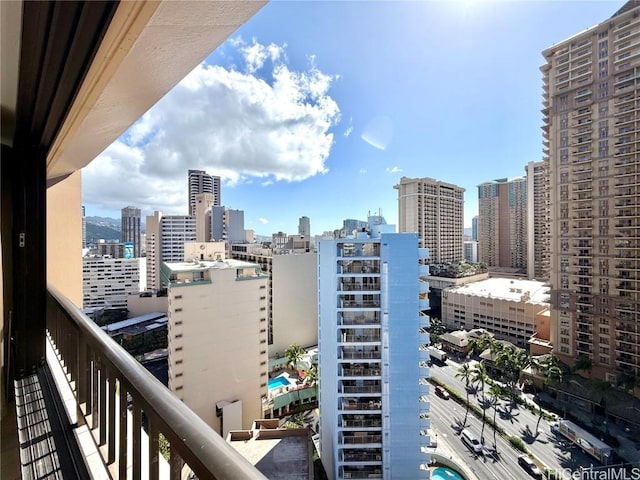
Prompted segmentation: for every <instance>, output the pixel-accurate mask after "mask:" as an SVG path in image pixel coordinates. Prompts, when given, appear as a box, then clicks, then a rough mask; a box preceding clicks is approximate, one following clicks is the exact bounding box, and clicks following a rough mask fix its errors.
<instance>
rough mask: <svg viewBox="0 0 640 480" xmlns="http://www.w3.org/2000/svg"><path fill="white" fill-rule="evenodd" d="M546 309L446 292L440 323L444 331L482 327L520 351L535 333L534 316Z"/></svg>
mask: <svg viewBox="0 0 640 480" xmlns="http://www.w3.org/2000/svg"><path fill="white" fill-rule="evenodd" d="M545 308H548V305H546V304H539V303H526V302H516V301H513V300H505V299H500V298H491V297H482V296H478V295H466V294H463V293H457V292H455V291H454V290H449V289H446V290H444V291H443V293H442V321H443V322H444V324H445V326H446V327H447V328H451V329H455V330H457V329H465V330H471V329H472V328H485V329H486V330H488V331H489V332H491V333H493V334H494V335H495V336H496V338H497V339H498V340H508V341H509V342H511V343H514V344H515V345H518V346H519V347H523V348H524V347H525V346H526V345H527V341H528V340H529V338H530V337H531V335H532V334H533V332H534V331H535V322H536V315H537V314H538V313H539V312H540V311H541V310H543V309H545ZM456 310H458V311H457V312H456Z"/></svg>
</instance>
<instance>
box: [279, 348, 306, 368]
mask: <svg viewBox="0 0 640 480" xmlns="http://www.w3.org/2000/svg"><path fill="white" fill-rule="evenodd" d="M305 353H307V351H306V350H305V349H304V348H302V347H301V346H300V345H298V344H297V343H294V344H292V345H291V346H290V347H289V348H287V349H286V350H285V351H284V356H285V357H287V365H289V366H290V367H291V368H293V369H294V370H296V369H297V367H298V362H299V361H300V360H301V359H302V357H303V356H304V354H305Z"/></svg>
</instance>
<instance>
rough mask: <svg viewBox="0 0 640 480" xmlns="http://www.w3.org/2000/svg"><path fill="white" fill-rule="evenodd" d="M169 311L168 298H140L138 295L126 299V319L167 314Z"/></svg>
mask: <svg viewBox="0 0 640 480" xmlns="http://www.w3.org/2000/svg"><path fill="white" fill-rule="evenodd" d="M168 309H169V299H168V297H156V296H155V295H154V296H153V297H141V296H140V295H129V296H128V297H127V310H129V313H128V315H127V316H128V317H129V318H133V317H139V316H140V315H146V314H147V313H153V312H165V313H166V312H167V310H168Z"/></svg>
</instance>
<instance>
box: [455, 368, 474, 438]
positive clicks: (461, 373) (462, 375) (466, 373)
mask: <svg viewBox="0 0 640 480" xmlns="http://www.w3.org/2000/svg"><path fill="white" fill-rule="evenodd" d="M472 375H473V373H472V371H471V367H470V366H469V364H468V363H463V364H462V365H460V368H458V372H457V373H456V378H459V379H461V380H464V383H465V391H466V392H467V410H466V411H465V412H464V422H463V426H466V425H467V417H468V416H469V382H471V377H472Z"/></svg>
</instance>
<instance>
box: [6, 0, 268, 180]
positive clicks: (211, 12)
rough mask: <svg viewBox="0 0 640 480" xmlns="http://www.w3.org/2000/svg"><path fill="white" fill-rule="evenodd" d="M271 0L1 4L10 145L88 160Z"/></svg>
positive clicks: (50, 164) (59, 167) (60, 173)
mask: <svg viewBox="0 0 640 480" xmlns="http://www.w3.org/2000/svg"><path fill="white" fill-rule="evenodd" d="M265 3H266V1H250V0H242V1H238V0H236V1H212V0H209V1H202V0H195V1H173V0H163V1H159V2H147V1H136V2H112V1H90V2H67V1H61V2H24V3H23V2H21V1H9V2H4V1H2V2H0V8H1V11H0V14H1V24H0V27H1V35H2V38H1V44H0V47H1V51H0V56H1V58H2V69H1V72H2V78H1V86H2V89H1V92H2V98H1V102H2V103H1V107H2V109H1V111H2V119H1V122H2V143H4V144H7V145H12V146H14V147H15V148H22V147H27V146H35V147H37V148H40V149H43V150H44V151H46V152H47V178H48V179H49V180H50V181H52V180H55V179H56V178H64V177H65V176H67V175H68V174H70V173H72V172H74V171H76V170H78V169H81V168H83V167H85V166H86V165H87V164H89V163H90V162H91V161H92V160H93V159H94V158H95V157H96V156H97V155H99V154H100V153H101V152H102V151H103V150H104V149H105V148H106V147H107V146H109V145H110V144H111V143H112V142H113V141H114V140H116V139H117V138H118V137H119V136H120V135H121V134H122V133H123V132H124V131H125V130H126V129H127V128H128V127H129V126H131V125H132V124H133V123H134V122H135V121H136V120H137V119H138V118H139V117H140V116H141V115H142V114H144V112H146V111H147V110H148V109H149V108H150V107H151V106H153V104H155V103H156V102H157V101H158V100H159V99H160V98H161V97H162V96H163V95H165V94H166V93H167V92H168V91H169V90H170V89H171V88H172V87H173V86H174V85H176V84H177V83H178V82H179V81H180V80H181V79H182V78H184V77H185V76H186V75H187V74H188V73H189V72H190V71H191V70H192V69H193V68H195V67H196V66H197V65H198V64H199V63H200V62H202V61H203V60H204V59H205V58H206V57H207V56H208V55H209V54H210V53H211V52H212V51H214V50H215V49H216V48H217V47H218V46H219V45H220V44H221V43H222V42H223V41H224V40H226V39H227V38H228V37H229V36H230V35H231V34H232V33H233V32H234V31H235V30H236V29H237V28H238V27H240V26H241V25H242V24H243V23H245V22H246V21H247V20H248V19H249V18H250V17H251V16H253V15H254V14H255V13H256V12H257V11H258V10H259V9H260V8H261V7H262V6H263V5H264V4H265Z"/></svg>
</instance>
